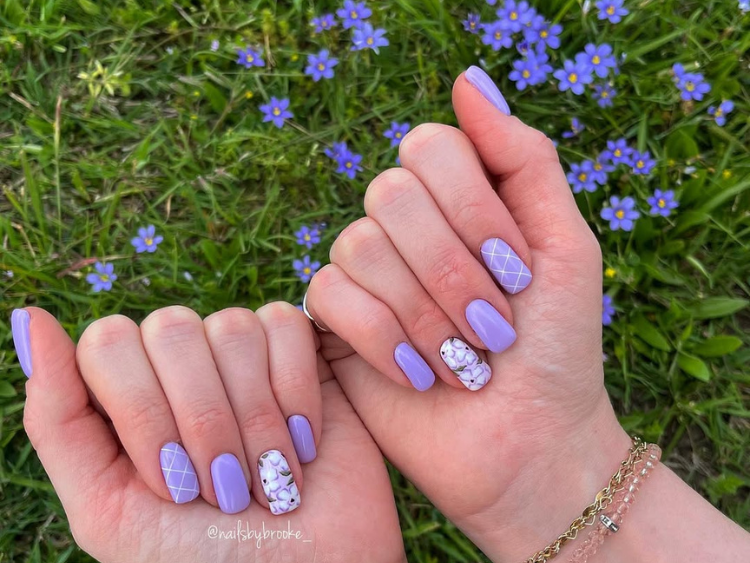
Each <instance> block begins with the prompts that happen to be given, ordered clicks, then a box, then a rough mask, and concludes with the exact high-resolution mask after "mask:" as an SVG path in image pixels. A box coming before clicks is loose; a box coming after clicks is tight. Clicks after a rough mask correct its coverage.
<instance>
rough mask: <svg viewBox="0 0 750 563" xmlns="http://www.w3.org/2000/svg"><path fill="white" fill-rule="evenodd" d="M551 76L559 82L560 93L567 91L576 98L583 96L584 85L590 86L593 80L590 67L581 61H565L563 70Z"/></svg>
mask: <svg viewBox="0 0 750 563" xmlns="http://www.w3.org/2000/svg"><path fill="white" fill-rule="evenodd" d="M553 76H554V77H555V78H557V79H558V80H559V81H560V84H559V88H560V91H562V92H565V90H568V89H569V90H571V91H572V92H573V93H574V94H576V95H578V96H580V95H581V94H583V91H584V89H585V85H586V84H591V82H593V80H594V77H593V76H592V74H591V67H590V66H589V65H587V64H584V63H583V62H582V61H578V62H573V61H571V60H566V61H565V64H564V68H561V69H559V70H556V71H555V72H554V74H553Z"/></svg>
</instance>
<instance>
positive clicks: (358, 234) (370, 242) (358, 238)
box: [331, 217, 383, 265]
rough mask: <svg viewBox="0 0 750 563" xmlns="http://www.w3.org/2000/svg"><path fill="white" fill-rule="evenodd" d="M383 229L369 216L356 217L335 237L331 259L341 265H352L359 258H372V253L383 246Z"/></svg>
mask: <svg viewBox="0 0 750 563" xmlns="http://www.w3.org/2000/svg"><path fill="white" fill-rule="evenodd" d="M382 243H383V231H382V229H381V228H380V226H379V225H378V224H377V223H376V222H375V221H374V220H373V219H370V218H369V217H363V218H362V219H358V220H357V221H355V222H354V223H352V224H351V225H349V226H348V227H347V228H346V229H345V230H344V231H343V232H342V233H341V234H340V235H339V236H338V238H337V239H336V242H334V243H333V247H332V248H331V261H332V262H336V263H339V264H342V265H354V264H357V263H358V262H359V261H360V260H370V261H371V260H372V258H373V254H374V253H376V252H377V251H378V250H377V249H379V248H382V247H383V244H382Z"/></svg>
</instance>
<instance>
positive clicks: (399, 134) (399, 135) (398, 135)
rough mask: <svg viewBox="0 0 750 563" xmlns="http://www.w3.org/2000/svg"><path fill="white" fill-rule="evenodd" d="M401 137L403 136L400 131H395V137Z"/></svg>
mask: <svg viewBox="0 0 750 563" xmlns="http://www.w3.org/2000/svg"><path fill="white" fill-rule="evenodd" d="M401 137H403V135H402V134H401V131H398V132H396V138H397V139H400V138H401Z"/></svg>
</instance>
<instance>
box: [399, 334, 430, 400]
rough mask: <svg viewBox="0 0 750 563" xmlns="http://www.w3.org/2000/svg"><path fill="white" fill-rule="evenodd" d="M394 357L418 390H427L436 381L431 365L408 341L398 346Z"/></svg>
mask: <svg viewBox="0 0 750 563" xmlns="http://www.w3.org/2000/svg"><path fill="white" fill-rule="evenodd" d="M393 359H394V360H396V363H397V364H398V367H400V368H401V371H403V372H404V375H406V377H408V378H409V381H411V384H412V385H414V388H415V389H416V390H417V391H427V390H428V389H429V388H430V387H432V384H433V383H435V374H434V373H433V371H432V370H431V369H430V366H428V365H427V362H425V361H424V358H422V356H420V355H419V354H418V353H417V351H416V350H415V349H414V348H412V347H411V346H409V345H408V344H407V343H406V342H402V343H401V344H399V345H398V346H396V351H395V352H394V353H393Z"/></svg>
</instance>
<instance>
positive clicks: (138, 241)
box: [130, 225, 164, 254]
mask: <svg viewBox="0 0 750 563" xmlns="http://www.w3.org/2000/svg"><path fill="white" fill-rule="evenodd" d="M163 240H164V237H163V236H161V235H159V236H156V227H154V226H153V225H149V226H148V227H145V228H144V227H141V228H140V229H138V236H137V237H135V238H133V239H131V240H130V244H132V245H133V246H134V247H135V251H136V252H137V253H138V254H140V253H141V252H156V247H157V246H159V244H160V243H161V242H162V241H163Z"/></svg>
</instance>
